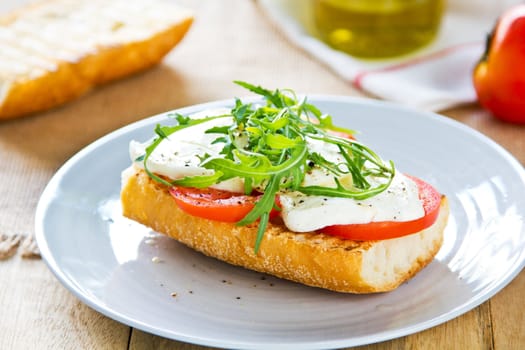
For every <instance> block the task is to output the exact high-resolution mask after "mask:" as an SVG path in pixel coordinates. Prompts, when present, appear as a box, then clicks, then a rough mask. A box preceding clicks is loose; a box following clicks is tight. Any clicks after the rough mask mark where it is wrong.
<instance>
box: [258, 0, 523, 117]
mask: <svg viewBox="0 0 525 350" xmlns="http://www.w3.org/2000/svg"><path fill="white" fill-rule="evenodd" d="M516 2H518V1H513V0H510V1H509V0H507V1H498V0H494V1H492V0H477V1H476V0H463V1H460V0H456V1H454V0H449V1H448V4H447V6H448V7H447V9H446V11H445V16H444V18H443V22H442V25H441V29H440V32H439V34H438V36H437V38H436V39H435V40H434V42H433V43H432V44H430V45H428V46H427V47H425V48H423V49H421V50H419V51H417V52H415V53H413V54H411V55H406V56H403V57H400V58H394V59H386V60H361V59H358V58H355V57H352V56H350V55H347V54H345V53H343V52H340V51H337V50H334V49H332V48H330V47H329V46H328V45H326V44H325V43H323V42H322V41H321V40H319V39H318V38H317V37H316V34H315V33H316V30H315V28H314V27H313V22H312V20H311V18H312V13H311V7H310V6H306V4H308V1H304V0H259V4H260V6H261V7H262V8H263V9H264V10H265V11H266V13H267V14H268V16H269V17H270V18H271V19H272V20H273V21H274V22H275V23H276V24H277V26H278V27H280V29H281V30H282V32H283V33H284V34H285V35H286V37H287V38H288V39H289V40H290V41H291V42H293V43H295V44H296V45H297V46H299V47H300V48H302V49H304V50H305V51H306V52H308V53H309V54H311V55H312V56H314V57H316V58H317V59H318V60H320V61H321V62H323V63H324V64H326V65H327V66H328V67H330V68H331V69H332V70H333V71H334V72H336V73H337V74H339V75H340V76H341V77H342V78H343V79H345V80H347V81H349V82H351V83H353V84H354V85H355V86H356V87H357V88H359V89H361V90H363V91H365V92H368V93H370V94H372V95H375V96H377V97H379V98H383V99H386V100H390V101H395V102H399V103H403V104H406V105H410V106H414V107H416V108H420V109H425V110H432V111H438V110H443V109H446V108H449V107H452V106H456V105H459V104H463V103H470V102H474V101H475V100H476V94H475V91H474V88H473V85H472V70H473V69H474V66H475V65H476V63H477V61H478V60H479V58H480V57H481V55H482V54H483V51H484V48H485V38H486V36H487V34H488V33H489V32H490V31H491V29H492V27H493V26H494V24H495V22H496V19H497V17H498V16H499V15H500V14H501V12H502V11H503V10H504V9H505V8H507V7H508V6H510V5H511V3H516Z"/></svg>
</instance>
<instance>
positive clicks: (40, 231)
mask: <svg viewBox="0 0 525 350" xmlns="http://www.w3.org/2000/svg"><path fill="white" fill-rule="evenodd" d="M300 96H307V97H308V99H309V100H314V101H315V102H316V103H319V102H322V103H325V102H328V103H330V102H337V103H348V104H350V105H352V104H358V105H363V106H367V107H368V106H372V108H374V107H383V108H387V109H396V110H398V111H403V110H404V111H407V112H411V113H417V114H419V115H421V116H422V117H425V118H430V119H433V120H435V121H437V122H439V123H445V124H448V125H449V126H451V127H454V128H458V129H460V130H461V131H463V132H466V133H468V134H470V135H471V136H473V137H475V138H477V139H480V140H482V141H483V142H484V143H486V144H487V145H489V146H490V147H491V148H493V149H494V150H495V151H497V153H498V155H500V156H502V157H503V158H504V159H505V161H506V162H507V163H508V164H509V165H510V166H511V167H512V168H513V169H514V170H515V171H516V173H517V174H518V175H519V177H520V178H521V180H522V182H523V184H524V185H525V168H524V167H523V166H522V165H521V163H520V162H519V161H518V160H517V159H516V158H515V157H514V156H513V155H512V154H511V153H510V152H509V151H507V150H506V149H505V148H504V147H503V146H501V145H500V144H498V143H497V142H495V141H494V140H492V139H491V138H490V137H488V136H487V135H485V134H483V133H481V132H480V131H478V130H476V129H473V128H471V127H469V126H468V125H466V124H463V123H461V122H459V121H457V120H454V119H452V118H450V117H447V116H444V115H441V114H438V113H434V112H428V111H422V110H419V109H417V108H414V107H411V106H406V105H400V104H397V103H394V102H389V101H382V100H375V99H370V98H364V97H357V96H344V95H331V94H305V95H300ZM241 100H242V101H243V102H252V103H254V102H259V101H262V99H261V98H259V97H254V96H248V97H241ZM234 103H235V99H231V98H230V99H222V100H215V101H210V102H203V103H198V104H194V105H189V106H184V107H181V108H176V109H173V110H170V111H166V112H162V113H157V114H155V115H153V116H150V117H146V118H143V119H140V120H137V121H135V122H132V123H129V124H127V125H125V126H122V127H120V128H117V129H116V130H113V131H111V132H109V133H107V134H105V135H103V136H102V137H99V138H97V139H96V140H95V141H93V142H91V143H89V144H87V145H86V146H84V147H83V148H81V149H80V150H79V151H77V152H76V153H75V154H74V155H73V156H71V157H70V158H69V159H68V160H67V161H65V162H64V163H63V164H62V165H61V166H60V167H59V169H58V170H57V171H56V172H55V173H54V174H53V175H52V177H51V179H50V180H49V182H48V183H47V185H46V186H45V188H44V190H43V191H42V193H41V195H40V198H39V200H38V204H37V207H36V212H35V239H36V242H37V244H38V246H39V248H40V251H41V255H42V258H43V260H44V261H45V263H46V265H47V266H48V268H49V269H50V270H51V272H52V273H53V275H54V276H55V277H56V278H57V279H58V280H59V281H60V283H61V284H62V285H63V286H64V287H65V288H66V289H67V290H68V291H69V292H70V293H72V294H73V295H74V296H75V297H76V298H78V299H79V300H81V301H82V302H83V303H84V304H86V305H88V306H89V307H91V308H92V309H94V310H96V311H97V312H99V313H101V314H103V315H105V316H107V317H109V318H111V319H113V320H115V321H117V322H119V323H122V324H124V325H126V326H128V327H133V328H137V329H139V330H142V331H145V332H148V333H151V334H155V335H158V336H162V337H165V338H168V339H172V340H176V341H182V342H188V343H192V344H198V345H201V346H214V347H219V348H231V347H234V348H243V349H262V348H264V346H268V345H271V346H272V347H273V348H275V349H285V348H286V349H289V348H290V347H298V348H300V349H319V348H334V347H347V346H358V345H366V344H372V343H377V342H381V341H387V340H392V339H395V338H399V337H403V336H407V335H410V334H414V333H417V332H421V331H423V330H426V329H429V328H432V327H435V326H437V325H440V324H443V323H445V322H447V321H450V320H452V319H454V318H456V317H458V316H460V315H462V314H464V313H466V312H468V311H470V310H472V309H474V308H476V307H477V306H479V305H481V304H482V303H484V302H486V301H487V300H489V299H490V298H492V297H493V296H494V295H496V294H497V293H499V292H500V291H501V290H502V289H503V288H505V287H506V286H507V285H508V284H509V283H510V282H511V281H512V280H513V279H514V278H516V276H517V275H518V274H519V273H520V272H521V271H522V270H523V268H524V267H525V253H524V254H522V256H521V258H520V259H517V261H516V262H515V264H513V266H515V268H514V269H513V270H512V273H510V274H507V276H506V278H505V279H504V280H503V281H504V282H503V283H499V284H498V285H497V286H496V287H491V288H489V289H488V290H486V291H485V292H484V293H482V294H481V295H477V296H476V298H475V299H470V300H469V301H468V302H466V303H464V304H463V305H460V306H459V307H456V308H455V309H453V310H451V311H449V312H447V313H446V314H443V315H440V316H438V317H434V318H432V319H429V320H426V321H425V322H419V323H418V324H416V325H408V326H403V327H401V328H397V329H395V330H387V331H383V332H380V333H375V334H374V337H373V339H370V336H359V337H349V338H345V339H337V340H322V341H318V342H311V341H308V342H307V343H304V342H303V343H293V344H289V343H285V344H282V346H280V345H279V344H275V343H265V344H254V343H247V342H242V341H241V342H235V341H232V342H229V343H224V342H222V341H214V340H213V339H209V338H206V337H197V336H188V335H187V334H183V333H180V332H177V331H176V330H173V331H170V332H167V331H164V330H162V329H158V328H155V327H153V326H151V325H149V324H147V323H144V322H141V321H140V320H136V319H134V318H132V317H127V316H126V315H125V314H123V313H121V312H118V310H115V309H114V308H111V307H109V306H108V305H105V304H104V303H103V302H102V301H101V300H99V299H96V300H93V298H89V297H87V296H86V295H84V293H83V291H82V290H81V289H80V288H79V287H78V286H77V285H76V284H75V283H74V281H73V280H71V279H70V278H68V277H67V276H66V275H65V274H64V273H63V271H62V270H61V268H60V266H59V265H58V263H57V261H56V259H55V257H54V255H53V253H52V251H51V250H50V247H49V245H48V242H47V240H46V233H45V232H44V221H45V214H46V209H47V207H48V204H49V203H50V202H51V200H52V198H53V197H54V193H55V191H54V189H55V188H56V187H57V186H58V184H59V182H60V180H61V179H62V177H63V176H64V175H65V174H66V173H67V172H68V170H69V169H70V168H71V167H73V166H74V165H75V164H76V163H77V162H78V161H79V160H81V159H82V158H83V157H84V156H85V155H86V154H89V153H90V152H91V151H93V150H96V149H97V148H99V147H101V146H102V145H104V144H106V143H107V142H109V141H111V140H113V139H115V138H117V137H119V136H121V135H124V134H127V133H129V132H132V131H133V130H137V129H140V128H143V127H145V126H146V125H150V124H153V123H155V122H157V121H160V120H162V119H164V118H166V116H167V114H169V113H181V114H187V113H193V112H197V111H199V110H203V109H207V108H216V107H225V106H232V105H233V104H234Z"/></svg>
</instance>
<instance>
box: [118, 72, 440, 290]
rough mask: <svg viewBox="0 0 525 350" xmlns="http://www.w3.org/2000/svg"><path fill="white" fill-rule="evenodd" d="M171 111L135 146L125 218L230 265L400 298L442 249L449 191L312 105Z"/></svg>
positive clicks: (301, 101) (277, 100) (274, 100)
mask: <svg viewBox="0 0 525 350" xmlns="http://www.w3.org/2000/svg"><path fill="white" fill-rule="evenodd" d="M236 83H237V84H239V85H241V86H243V87H245V88H247V89H248V90H250V91H252V92H254V93H256V94H259V95H261V96H262V99H263V101H264V102H263V103H261V104H256V103H245V102H243V101H242V100H240V99H235V103H234V105H233V107H232V108H231V109H218V110H205V111H202V112H199V113H196V114H194V115H181V114H178V113H171V114H169V115H170V120H171V121H172V122H171V123H170V124H169V125H157V126H156V128H155V136H152V138H151V139H149V140H146V141H144V142H140V141H136V140H133V141H131V142H130V149H129V153H130V159H131V165H130V167H129V168H127V169H126V170H124V171H123V173H122V189H121V203H122V208H123V215H124V216H126V217H128V218H130V219H132V220H135V221H137V222H139V223H141V224H144V225H146V226H148V227H150V228H151V229H153V230H155V231H157V232H159V233H162V234H166V235H168V236H169V237H172V238H174V239H176V240H177V241H179V242H181V243H183V244H185V245H187V246H189V247H191V248H193V249H195V250H197V251H199V252H201V253H203V254H205V255H208V256H211V257H214V258H217V259H219V260H222V261H224V262H227V263H230V264H233V265H238V266H242V267H244V268H247V269H251V270H255V271H259V272H263V273H267V274H271V275H274V276H277V277H280V278H284V279H288V280H291V281H294V282H298V283H302V284H305V285H308V286H313V287H319V288H325V289H329V290H333V291H337V292H344V293H375V292H386V291H391V290H393V289H395V288H397V287H398V286H399V285H401V284H402V283H403V282H405V281H407V280H409V279H410V278H412V277H413V276H414V275H415V274H416V273H417V272H418V271H420V270H421V269H422V268H424V267H425V266H426V265H428V264H429V263H430V262H431V261H432V260H433V259H434V257H435V255H436V254H437V252H438V251H439V249H440V247H441V245H442V243H443V232H444V229H445V226H446V223H447V218H448V214H449V208H448V202H447V198H446V196H445V195H443V194H441V193H440V192H438V191H437V190H436V189H435V188H434V187H433V186H432V185H430V184H428V183H427V182H425V181H423V180H421V179H419V178H416V177H414V176H411V175H409V174H403V173H402V172H400V171H399V170H398V169H396V167H395V165H394V163H393V162H392V161H385V160H383V159H382V158H381V157H380V156H379V155H378V154H377V153H375V152H374V151H373V150H372V149H371V148H370V147H368V146H366V145H364V144H363V143H361V142H359V141H358V140H356V139H355V137H354V132H353V131H352V130H349V129H346V128H342V127H338V126H336V125H334V123H333V122H332V117H331V116H329V115H327V114H323V113H322V112H321V111H320V110H319V109H318V108H317V107H316V106H314V105H312V104H310V103H309V102H308V99H307V98H299V97H297V96H296V95H295V93H293V91H289V90H279V89H277V90H273V91H272V90H268V89H265V88H262V87H260V86H255V85H252V84H249V83H245V82H236Z"/></svg>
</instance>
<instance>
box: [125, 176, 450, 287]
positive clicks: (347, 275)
mask: <svg viewBox="0 0 525 350" xmlns="http://www.w3.org/2000/svg"><path fill="white" fill-rule="evenodd" d="M121 201H122V207H123V214H124V216H126V217H129V218H131V219H133V220H136V221H138V222H140V223H142V224H144V225H146V226H149V227H151V228H152V229H153V230H155V231H157V232H160V233H164V234H166V235H168V236H170V237H172V238H174V239H176V240H178V241H180V242H182V243H184V244H186V245H187V246H189V247H191V248H193V249H195V250H198V251H200V252H202V253H204V254H206V255H208V256H212V257H215V258H217V259H220V260H223V261H226V262H228V263H230V264H233V265H239V266H243V267H245V268H248V269H252V270H256V271H260V272H264V273H268V274H272V275H275V276H278V277H281V278H285V279H288V280H292V281H296V282H300V283H303V284H306V285H309V286H315V287H321V288H326V289H330V290H334V291H338V292H347V293H372V292H384V291H390V290H392V289H395V288H396V287H398V286H399V285H400V284H401V283H403V282H404V281H406V280H408V279H409V278H411V277H412V276H414V275H415V274H416V273H417V272H418V271H419V270H421V269H422V268H423V267H425V266H426V265H427V264H428V263H430V262H431V261H432V260H433V258H434V256H435V255H436V254H437V252H438V251H439V248H440V247H441V244H442V241H443V231H444V228H445V225H446V222H447V218H448V204H447V200H446V197H443V198H442V202H441V211H440V215H439V218H438V220H437V221H436V223H435V224H434V225H433V226H432V227H430V228H428V229H426V230H423V231H421V232H419V233H416V234H413V235H408V236H405V237H402V238H396V239H390V240H384V241H366V242H356V241H351V240H344V239H340V238H337V237H332V236H328V235H324V234H319V233H315V232H310V233H294V232H290V231H288V230H287V229H286V227H285V226H284V225H282V224H278V223H269V225H268V228H267V231H266V233H265V236H264V238H263V240H262V243H261V245H260V249H259V252H258V254H255V253H254V249H253V247H254V243H255V237H256V232H257V225H249V226H236V225H235V224H231V223H224V222H217V221H212V220H207V219H202V218H198V217H194V216H190V215H188V214H186V213H184V212H183V211H181V210H180V209H179V208H178V206H177V205H176V203H175V201H174V200H173V198H172V197H171V195H170V194H169V192H168V191H167V188H166V187H165V186H163V185H161V184H159V183H157V182H155V181H153V180H151V179H150V178H149V176H148V175H147V174H146V173H145V172H144V171H143V170H136V169H134V168H130V169H128V170H127V171H126V172H124V175H123V187H122V192H121Z"/></svg>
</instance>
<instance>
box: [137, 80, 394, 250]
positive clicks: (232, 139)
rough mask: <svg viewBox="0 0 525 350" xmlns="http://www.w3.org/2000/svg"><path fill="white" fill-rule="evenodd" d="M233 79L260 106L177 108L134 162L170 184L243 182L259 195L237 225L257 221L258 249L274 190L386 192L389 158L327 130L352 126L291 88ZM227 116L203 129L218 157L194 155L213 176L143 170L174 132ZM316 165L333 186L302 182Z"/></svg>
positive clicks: (368, 194) (351, 194) (342, 193)
mask: <svg viewBox="0 0 525 350" xmlns="http://www.w3.org/2000/svg"><path fill="white" fill-rule="evenodd" d="M235 83H236V84H238V85H239V86H242V87H244V88H246V89H247V90H249V91H251V92H253V93H255V94H258V95H260V96H262V97H263V98H264V100H265V101H266V104H265V105H262V106H259V105H255V104H251V103H243V102H242V101H241V100H240V99H235V105H234V107H233V108H232V109H231V112H230V114H227V115H222V116H213V117H206V118H202V119H192V118H190V117H189V116H183V115H180V114H175V115H174V119H175V120H176V121H177V123H178V124H177V125H175V126H160V125H157V126H156V128H155V133H156V134H157V137H156V138H155V139H153V140H152V141H151V143H150V145H149V146H148V147H147V148H146V153H145V155H144V156H141V157H138V158H137V159H136V161H141V162H143V163H144V169H145V171H146V173H147V174H148V175H149V176H150V177H151V178H153V179H154V180H156V181H158V182H161V183H163V184H165V185H167V186H172V185H177V186H188V187H198V188H205V187H209V186H211V185H213V184H216V183H219V182H222V181H225V180H228V179H231V178H235V177H238V178H241V179H243V181H244V192H245V193H246V194H250V193H252V191H253V190H254V189H255V190H257V191H260V192H262V193H263V195H262V196H261V198H260V199H259V200H258V201H257V203H256V204H255V206H254V208H253V209H252V210H251V211H250V212H249V213H248V214H247V215H246V216H245V217H244V218H243V219H242V220H240V221H239V222H238V223H237V225H247V224H250V223H253V222H256V221H259V228H258V231H257V237H256V240H255V247H254V250H255V252H256V253H257V251H258V250H259V247H260V244H261V242H262V240H263V237H264V232H265V230H266V227H267V225H268V220H269V215H270V212H271V210H272V209H273V208H274V207H275V199H276V196H277V195H278V193H280V192H286V191H299V192H302V193H303V194H306V195H312V196H326V197H343V198H353V199H357V200H361V199H365V198H369V197H371V196H375V195H377V194H378V193H381V192H382V191H384V190H385V189H386V188H388V186H389V185H390V183H391V182H392V179H393V178H394V175H395V168H394V165H393V163H392V162H391V161H390V162H385V161H383V160H382V159H381V158H380V157H379V156H378V155H377V154H376V153H374V152H373V151H372V150H371V149H370V148H368V147H366V146H365V145H363V144H361V143H359V142H357V141H355V140H350V139H348V138H343V137H338V136H334V135H333V134H331V133H330V131H338V132H344V133H346V134H353V133H354V131H353V130H350V129H346V128H342V127H338V126H336V125H334V124H333V121H332V117H331V116H330V115H327V114H324V113H323V112H321V111H320V110H319V109H318V108H317V107H316V106H314V105H312V104H311V103H309V102H308V101H307V98H305V97H304V98H302V99H299V98H298V97H297V96H296V95H295V93H294V92H293V91H292V90H286V89H285V90H278V89H276V90H273V91H272V90H268V89H265V88H263V87H261V86H256V85H253V84H250V83H246V82H243V81H235ZM222 117H230V118H232V120H233V123H232V125H228V126H216V127H211V128H209V129H208V130H206V133H209V134H217V138H216V139H215V140H214V141H213V142H212V144H223V146H222V149H221V151H220V152H219V155H218V156H212V155H209V154H205V155H199V159H200V166H201V167H203V168H205V169H209V170H213V174H212V175H197V176H188V177H185V178H183V179H178V180H174V181H171V182H170V181H167V180H165V179H164V178H162V177H160V176H158V175H156V174H154V173H152V172H151V171H150V170H149V169H148V159H149V158H150V156H151V154H152V153H153V152H154V150H155V148H156V147H158V145H159V144H160V143H161V142H162V141H163V140H164V139H166V138H169V136H170V135H172V134H173V133H175V132H178V131H181V130H183V129H185V128H188V127H191V126H194V125H197V124H200V123H203V122H207V121H210V120H213V119H217V118H222ZM311 140H317V141H321V142H323V143H325V144H328V145H334V146H336V147H337V149H338V153H339V154H340V155H341V158H342V161H341V162H340V163H338V164H334V163H332V162H330V161H328V160H327V159H325V158H324V157H323V156H322V155H321V154H319V153H318V152H315V151H311V150H309V149H308V142H309V141H311ZM313 168H319V169H323V171H325V172H327V173H328V174H331V175H332V176H333V177H334V181H335V183H336V187H324V186H302V183H303V180H304V177H305V173H306V172H307V171H309V170H311V169H313ZM347 174H350V175H351V176H352V184H351V185H348V186H347V187H344V186H343V185H342V184H341V183H340V181H339V180H338V177H340V176H343V175H347ZM371 176H373V177H379V178H384V179H385V181H383V182H382V183H381V184H379V185H377V184H376V185H372V184H371V183H370V181H369V178H370V177H371Z"/></svg>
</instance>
